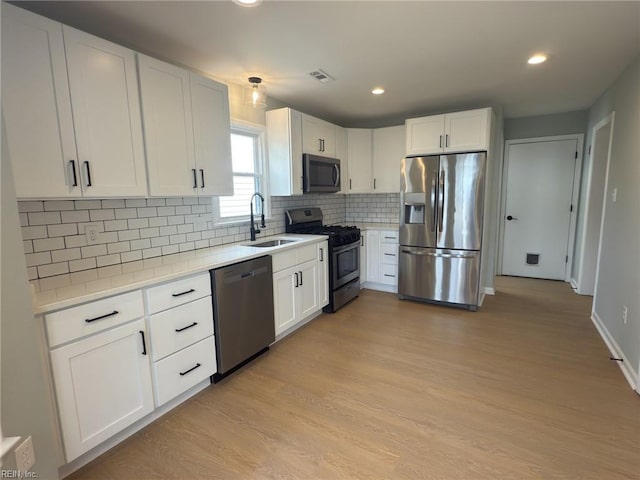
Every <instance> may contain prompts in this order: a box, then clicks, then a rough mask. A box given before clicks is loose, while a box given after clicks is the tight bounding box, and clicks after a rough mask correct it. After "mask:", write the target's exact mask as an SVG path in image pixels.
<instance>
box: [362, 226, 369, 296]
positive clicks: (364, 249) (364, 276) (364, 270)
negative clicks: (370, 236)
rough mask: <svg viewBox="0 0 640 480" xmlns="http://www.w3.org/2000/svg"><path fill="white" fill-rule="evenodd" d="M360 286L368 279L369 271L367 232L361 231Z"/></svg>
mask: <svg viewBox="0 0 640 480" xmlns="http://www.w3.org/2000/svg"><path fill="white" fill-rule="evenodd" d="M360 235H361V237H360V288H362V284H363V283H364V282H366V281H367V278H368V275H369V273H368V272H367V246H368V243H369V242H368V241H367V232H366V231H364V230H363V231H362V232H360Z"/></svg>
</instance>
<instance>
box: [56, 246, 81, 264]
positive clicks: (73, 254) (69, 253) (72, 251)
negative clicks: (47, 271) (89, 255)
mask: <svg viewBox="0 0 640 480" xmlns="http://www.w3.org/2000/svg"><path fill="white" fill-rule="evenodd" d="M80 258H82V254H81V253H80V249H79V248H67V249H65V250H54V251H53V252H51V261H52V262H54V263H56V262H68V261H69V260H79V259H80Z"/></svg>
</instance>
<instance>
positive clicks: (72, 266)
mask: <svg viewBox="0 0 640 480" xmlns="http://www.w3.org/2000/svg"><path fill="white" fill-rule="evenodd" d="M90 268H96V259H95V257H92V258H84V259H82V260H71V261H70V262H69V271H70V272H79V271H81V270H89V269H90Z"/></svg>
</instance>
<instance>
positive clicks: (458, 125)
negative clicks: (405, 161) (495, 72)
mask: <svg viewBox="0 0 640 480" xmlns="http://www.w3.org/2000/svg"><path fill="white" fill-rule="evenodd" d="M490 117H491V109H490V108H481V109H477V110H467V111H464V112H455V113H447V114H445V115H432V116H429V117H420V118H410V119H408V120H407V121H406V124H405V125H406V135H407V136H406V154H407V155H429V154H439V153H449V152H464V151H474V150H487V149H488V148H489V137H490V125H489V123H490Z"/></svg>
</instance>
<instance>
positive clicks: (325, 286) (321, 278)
mask: <svg viewBox="0 0 640 480" xmlns="http://www.w3.org/2000/svg"><path fill="white" fill-rule="evenodd" d="M318 301H319V302H320V305H319V307H320V308H323V307H326V306H327V305H329V243H328V242H322V243H319V244H318Z"/></svg>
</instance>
